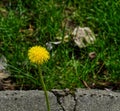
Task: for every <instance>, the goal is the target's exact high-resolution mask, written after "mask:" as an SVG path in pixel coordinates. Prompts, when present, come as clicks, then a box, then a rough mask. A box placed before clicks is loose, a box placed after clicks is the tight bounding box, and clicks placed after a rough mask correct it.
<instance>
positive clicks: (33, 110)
mask: <svg viewBox="0 0 120 111" xmlns="http://www.w3.org/2000/svg"><path fill="white" fill-rule="evenodd" d="M48 95H49V101H50V107H51V111H120V93H117V92H112V91H103V90H86V89H77V90H76V91H75V92H74V93H71V92H69V90H68V91H65V90H54V91H53V92H48ZM0 111H47V109H46V102H45V96H44V92H43V91H38V90H33V91H31V90H30V91H0Z"/></svg>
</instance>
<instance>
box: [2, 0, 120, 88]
mask: <svg viewBox="0 0 120 111" xmlns="http://www.w3.org/2000/svg"><path fill="white" fill-rule="evenodd" d="M3 1H4V0H1V1H0V53H1V54H3V55H4V56H5V57H6V58H7V60H8V65H9V67H8V68H9V70H10V71H11V76H12V80H13V82H15V84H16V86H17V89H41V85H40V83H39V77H38V74H37V68H36V66H35V65H34V64H31V63H30V62H29V60H28V56H27V51H28V49H29V48H30V47H31V46H34V45H42V46H44V47H46V45H45V44H46V42H50V41H57V40H56V37H57V36H62V37H64V35H65V34H66V33H69V32H66V29H65V24H66V22H67V21H71V25H70V27H69V28H70V29H73V28H74V27H76V26H82V27H89V28H90V29H92V31H93V32H94V33H95V34H97V37H96V38H97V41H96V42H95V44H94V45H91V46H88V47H86V48H83V49H79V48H78V47H75V46H74V44H73V43H71V42H68V43H61V44H59V45H57V46H54V48H53V49H52V50H51V51H50V55H51V59H50V60H49V62H48V63H46V64H44V65H43V66H42V68H43V75H44V80H45V83H46V86H47V89H48V90H50V89H53V88H59V89H64V88H70V89H74V88H84V87H86V86H85V82H86V83H87V85H88V86H89V87H91V88H97V87H99V88H104V87H109V86H108V85H106V84H115V85H118V84H119V80H120V65H119V64H120V59H119V58H120V48H119V46H120V38H119V37H120V33H119V31H120V26H119V21H120V16H119V15H120V8H119V7H120V1H119V0H74V1H70V0H68V1H62V0H58V1H57V2H56V1H55V0H35V1H34V2H33V1H30V0H26V1H24V0H16V1H12V0H8V1H7V0H6V2H3ZM70 29H68V30H70ZM92 51H95V52H96V54H97V56H96V58H95V59H94V60H92V61H91V60H90V59H89V57H88V54H89V53H90V52H92ZM92 84H94V86H93V85H92ZM103 84H104V85H103ZM111 87H112V88H113V86H111ZM117 89H120V87H117Z"/></svg>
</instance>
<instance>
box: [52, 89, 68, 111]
mask: <svg viewBox="0 0 120 111" xmlns="http://www.w3.org/2000/svg"><path fill="white" fill-rule="evenodd" d="M51 92H52V93H53V94H54V95H55V97H56V99H57V103H58V104H59V105H60V107H61V108H62V111H66V110H65V108H64V106H63V105H62V103H61V101H60V98H61V97H64V96H65V95H66V94H65V92H64V91H63V90H56V89H55V90H54V89H53V90H52V91H51ZM60 111H61V110H60Z"/></svg>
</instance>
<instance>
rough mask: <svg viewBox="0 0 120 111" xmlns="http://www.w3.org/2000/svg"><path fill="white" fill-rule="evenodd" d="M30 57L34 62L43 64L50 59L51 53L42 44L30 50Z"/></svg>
mask: <svg viewBox="0 0 120 111" xmlns="http://www.w3.org/2000/svg"><path fill="white" fill-rule="evenodd" d="M28 57H29V59H30V61H31V62H32V63H36V64H43V63H44V62H47V61H48V60H49V59H50V54H49V52H48V51H47V50H46V48H44V47H42V46H34V47H32V48H30V49H29V50H28Z"/></svg>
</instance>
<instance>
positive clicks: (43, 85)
mask: <svg viewBox="0 0 120 111" xmlns="http://www.w3.org/2000/svg"><path fill="white" fill-rule="evenodd" d="M40 69H41V68H40V65H38V71H39V75H40V81H41V83H42V87H43V90H44V94H45V97H46V104H47V109H48V111H50V105H49V100H48V94H47V90H46V86H45V83H44V80H43V76H42V71H41V70H40Z"/></svg>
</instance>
